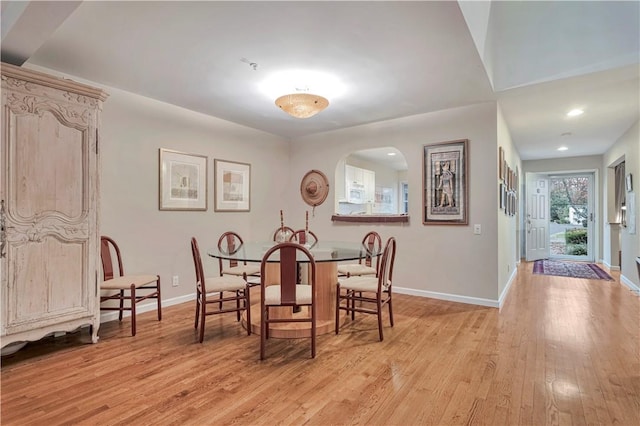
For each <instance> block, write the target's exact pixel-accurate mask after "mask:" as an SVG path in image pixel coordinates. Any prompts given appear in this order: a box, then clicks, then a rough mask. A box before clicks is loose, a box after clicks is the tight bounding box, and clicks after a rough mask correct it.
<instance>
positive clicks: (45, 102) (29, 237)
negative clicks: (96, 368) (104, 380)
mask: <svg viewBox="0 0 640 426" xmlns="http://www.w3.org/2000/svg"><path fill="white" fill-rule="evenodd" d="M1 71H2V150H1V151H0V164H1V165H2V171H1V175H0V222H1V228H2V229H1V241H0V260H1V262H0V268H1V269H0V275H1V279H2V288H1V291H2V297H1V299H2V306H1V308H2V311H1V312H0V318H1V321H2V323H1V327H0V333H1V334H0V340H1V346H2V347H5V346H7V345H9V344H12V343H15V342H27V341H34V340H38V339H40V338H42V337H44V336H47V335H49V334H52V333H56V332H68V331H73V330H76V329H78V328H79V327H82V326H86V325H90V326H92V329H93V333H92V336H91V339H92V341H93V342H94V343H95V342H96V341H97V340H98V335H97V333H98V328H99V325H100V322H99V321H100V304H99V292H98V290H97V288H98V268H99V243H100V238H99V234H98V224H99V223H98V202H99V161H98V159H99V157H98V153H99V145H98V142H99V128H100V112H101V109H102V103H103V102H104V101H105V100H106V98H107V96H108V95H107V94H106V93H105V92H104V91H102V90H101V89H96V88H93V87H90V86H87V85H84V84H79V83H76V82H73V81H70V80H66V79H61V78H57V77H52V76H49V75H47V74H44V73H40V72H35V71H31V70H28V69H24V68H20V67H16V66H13V65H8V64H4V63H3V64H2V66H1Z"/></svg>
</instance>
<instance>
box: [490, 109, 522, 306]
mask: <svg viewBox="0 0 640 426" xmlns="http://www.w3.org/2000/svg"><path fill="white" fill-rule="evenodd" d="M497 132H498V143H497V146H496V148H495V157H496V158H495V164H496V169H498V168H499V164H498V163H499V161H498V147H502V149H503V150H504V159H505V161H506V162H507V165H508V166H509V167H510V168H511V169H512V170H514V171H517V172H518V181H519V184H520V188H518V192H517V197H518V208H517V213H516V214H515V215H514V216H509V215H507V214H505V212H504V210H501V209H500V208H499V204H498V202H497V201H496V205H495V208H496V211H497V214H498V217H497V223H498V263H497V268H498V294H499V296H500V301H501V302H502V301H504V298H505V297H506V295H507V292H508V286H509V285H510V283H511V282H512V281H513V279H514V277H515V275H516V271H517V269H516V267H517V264H518V263H519V262H520V238H519V231H520V225H519V224H520V223H521V221H520V220H519V218H520V217H521V212H522V205H523V203H522V202H521V200H522V199H523V198H522V194H523V192H522V188H523V185H522V182H523V181H524V179H523V177H524V175H523V174H522V162H521V161H520V154H519V153H518V150H517V148H516V147H515V145H514V144H513V141H512V140H511V133H510V132H509V129H508V127H507V123H506V122H505V120H504V116H503V115H502V111H501V109H500V107H498V113H497ZM496 182H497V183H496V184H495V185H494V186H495V192H496V194H499V192H500V188H499V183H500V182H499V180H498V178H497V173H496Z"/></svg>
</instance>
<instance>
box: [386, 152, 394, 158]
mask: <svg viewBox="0 0 640 426" xmlns="http://www.w3.org/2000/svg"><path fill="white" fill-rule="evenodd" d="M387 155H389V156H391V157H393V156H394V155H396V153H395V152H387Z"/></svg>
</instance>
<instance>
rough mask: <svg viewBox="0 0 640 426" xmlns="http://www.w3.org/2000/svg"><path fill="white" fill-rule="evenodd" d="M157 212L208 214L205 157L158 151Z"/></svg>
mask: <svg viewBox="0 0 640 426" xmlns="http://www.w3.org/2000/svg"><path fill="white" fill-rule="evenodd" d="M159 174H160V177H159V181H160V183H159V206H158V207H159V209H160V210H207V157H206V156H205V155H197V154H186V153H184V152H178V151H172V150H169V149H164V148H160V167H159Z"/></svg>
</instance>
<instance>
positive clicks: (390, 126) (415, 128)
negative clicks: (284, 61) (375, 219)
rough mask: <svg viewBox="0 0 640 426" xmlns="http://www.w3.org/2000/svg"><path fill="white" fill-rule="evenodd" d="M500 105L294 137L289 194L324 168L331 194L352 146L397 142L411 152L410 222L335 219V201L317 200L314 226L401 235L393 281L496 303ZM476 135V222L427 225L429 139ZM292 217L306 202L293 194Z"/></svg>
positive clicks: (333, 231)
mask: <svg viewBox="0 0 640 426" xmlns="http://www.w3.org/2000/svg"><path fill="white" fill-rule="evenodd" d="M496 138H497V135H496V104H495V103H484V104H478V105H472V106H466V107H462V108H456V109H449V110H445V111H438V112H435V113H430V114H422V115H416V116H412V117H406V118H401V119H397V120H391V121H386V122H383V123H374V124H368V125H363V126H358V127H354V128H350V129H344V130H339V131H334V132H327V133H322V134H317V135H312V136H307V137H304V138H299V139H296V140H294V141H292V146H291V162H290V164H291V166H290V167H291V178H292V180H291V182H290V183H289V190H288V193H290V194H299V185H300V180H301V179H302V177H303V176H304V174H305V173H306V172H307V171H308V170H311V169H318V170H321V171H323V172H324V173H325V174H326V175H327V176H328V177H329V179H330V180H331V179H333V180H331V182H330V190H331V192H330V194H329V197H328V199H329V200H332V199H333V197H334V195H333V191H334V190H335V185H336V182H335V178H334V177H335V169H336V165H337V164H338V162H339V161H340V159H342V158H344V157H345V156H346V155H347V154H349V153H350V152H353V151H357V150H361V149H369V148H377V147H384V146H394V147H396V148H397V149H398V150H400V151H401V152H402V154H403V155H404V156H405V158H406V159H407V163H408V166H409V170H408V172H407V180H408V182H409V216H410V222H409V223H408V224H352V223H348V224H347V223H338V222H336V223H332V222H331V220H330V218H331V215H332V214H333V208H334V203H331V202H325V203H324V204H322V205H320V206H318V207H316V209H315V217H311V218H310V227H311V228H312V229H313V230H314V231H315V232H316V233H317V234H318V236H319V237H320V238H323V239H327V240H331V239H349V240H354V241H355V240H359V239H361V238H362V236H363V235H364V234H365V233H366V232H367V231H368V230H370V229H373V230H376V231H378V232H379V233H380V234H381V236H382V237H383V239H385V240H386V238H388V237H390V236H395V237H396V239H397V242H398V255H397V258H396V269H395V272H394V286H395V287H396V288H397V289H398V288H401V289H402V291H406V292H410V293H412V294H420V295H424V296H431V297H439V298H450V299H452V300H461V301H467V302H471V303H479V304H483V303H484V304H490V305H492V306H497V299H498V274H497V268H496V265H497V264H498V261H497V249H498V240H497V235H498V230H497V223H496V222H497V221H496V211H497V208H496V206H497V203H498V199H497V191H496V190H495V188H496V179H497V170H496V164H497V161H496V158H497V148H496ZM457 139H469V152H468V158H469V159H470V165H469V172H470V176H469V194H470V203H469V225H468V226H445V225H440V226H425V225H423V224H422V207H421V205H422V160H423V159H422V156H423V145H425V144H429V143H437V142H444V141H452V140H457ZM294 198H295V199H294V201H293V203H291V204H290V206H291V210H292V212H291V216H292V217H293V218H294V222H295V221H297V222H296V223H294V224H297V225H296V226H299V225H303V224H304V212H305V210H309V211H311V207H309V206H307V205H306V204H304V202H303V201H302V199H301V198H300V196H299V195H296V197H294ZM473 224H481V225H482V235H474V234H473Z"/></svg>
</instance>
